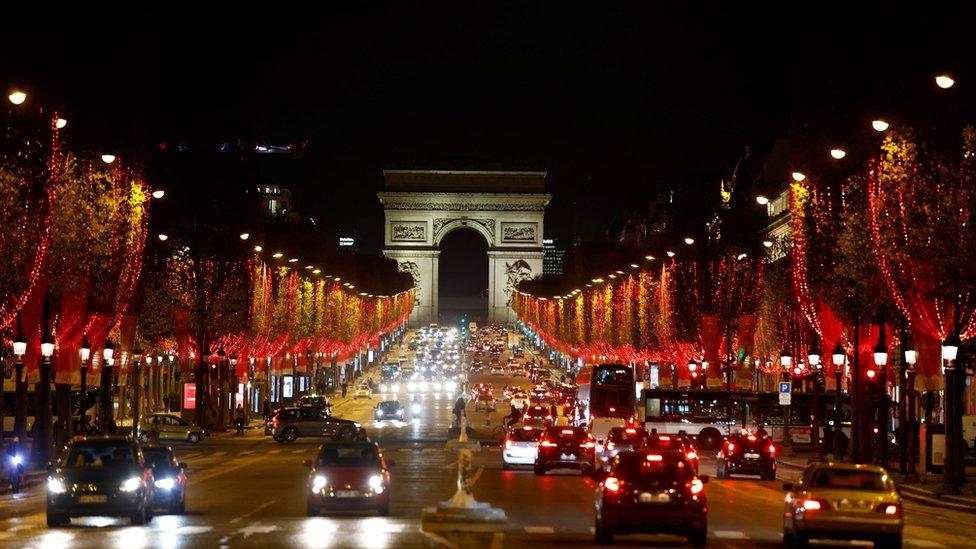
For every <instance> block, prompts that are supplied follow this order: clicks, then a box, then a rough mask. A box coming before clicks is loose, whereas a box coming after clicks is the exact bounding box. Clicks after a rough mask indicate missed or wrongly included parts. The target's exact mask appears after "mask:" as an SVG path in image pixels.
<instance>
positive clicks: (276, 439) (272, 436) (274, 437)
mask: <svg viewBox="0 0 976 549" xmlns="http://www.w3.org/2000/svg"><path fill="white" fill-rule="evenodd" d="M271 438H273V439H274V441H275V442H278V443H281V442H284V441H285V439H283V438H281V437H280V436H278V435H271Z"/></svg>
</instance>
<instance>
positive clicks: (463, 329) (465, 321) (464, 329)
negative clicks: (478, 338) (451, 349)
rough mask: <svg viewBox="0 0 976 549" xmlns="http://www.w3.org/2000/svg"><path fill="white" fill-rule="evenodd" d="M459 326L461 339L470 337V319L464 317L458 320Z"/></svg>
mask: <svg viewBox="0 0 976 549" xmlns="http://www.w3.org/2000/svg"><path fill="white" fill-rule="evenodd" d="M458 324H459V325H460V327H461V339H464V338H466V337H468V317H466V316H463V315H462V316H461V317H460V318H459V319H458Z"/></svg>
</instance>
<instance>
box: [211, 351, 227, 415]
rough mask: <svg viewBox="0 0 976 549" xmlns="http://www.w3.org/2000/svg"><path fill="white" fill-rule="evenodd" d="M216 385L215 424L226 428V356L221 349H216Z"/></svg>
mask: <svg viewBox="0 0 976 549" xmlns="http://www.w3.org/2000/svg"><path fill="white" fill-rule="evenodd" d="M217 368H218V371H217V383H216V384H214V385H216V390H215V391H214V392H215V393H216V399H217V424H218V425H219V426H220V429H221V430H223V429H226V428H227V354H226V353H224V348H223V347H221V348H219V349H217Z"/></svg>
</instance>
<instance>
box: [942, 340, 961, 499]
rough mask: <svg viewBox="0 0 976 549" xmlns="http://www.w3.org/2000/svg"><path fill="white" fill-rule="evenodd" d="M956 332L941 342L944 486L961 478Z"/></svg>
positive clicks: (956, 484)
mask: <svg viewBox="0 0 976 549" xmlns="http://www.w3.org/2000/svg"><path fill="white" fill-rule="evenodd" d="M959 344H960V342H959V336H958V335H956V333H955V332H952V333H950V334H949V336H948V337H946V339H945V341H943V342H942V368H943V371H944V372H945V387H946V390H945V430H946V435H945V438H946V441H945V447H946V456H945V466H944V467H943V472H944V475H945V477H944V482H945V484H946V485H947V486H953V487H958V486H959V485H961V484H962V483H963V482H964V481H965V470H964V468H963V467H964V464H963V455H962V445H963V439H962V410H961V406H960V400H961V398H960V397H961V395H960V394H959V393H960V391H959V389H960V388H961V387H960V386H961V385H962V383H960V382H959V381H960V380H959V377H960V375H959V373H960V372H959V368H958V365H957V364H956V356H957V354H958V352H959Z"/></svg>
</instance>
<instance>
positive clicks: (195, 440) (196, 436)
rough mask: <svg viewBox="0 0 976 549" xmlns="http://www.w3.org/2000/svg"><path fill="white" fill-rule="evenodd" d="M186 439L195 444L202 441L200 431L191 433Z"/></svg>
mask: <svg viewBox="0 0 976 549" xmlns="http://www.w3.org/2000/svg"><path fill="white" fill-rule="evenodd" d="M186 440H187V441H189V442H191V443H193V444H196V443H198V442H200V433H190V434H189V435H187V437H186Z"/></svg>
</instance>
